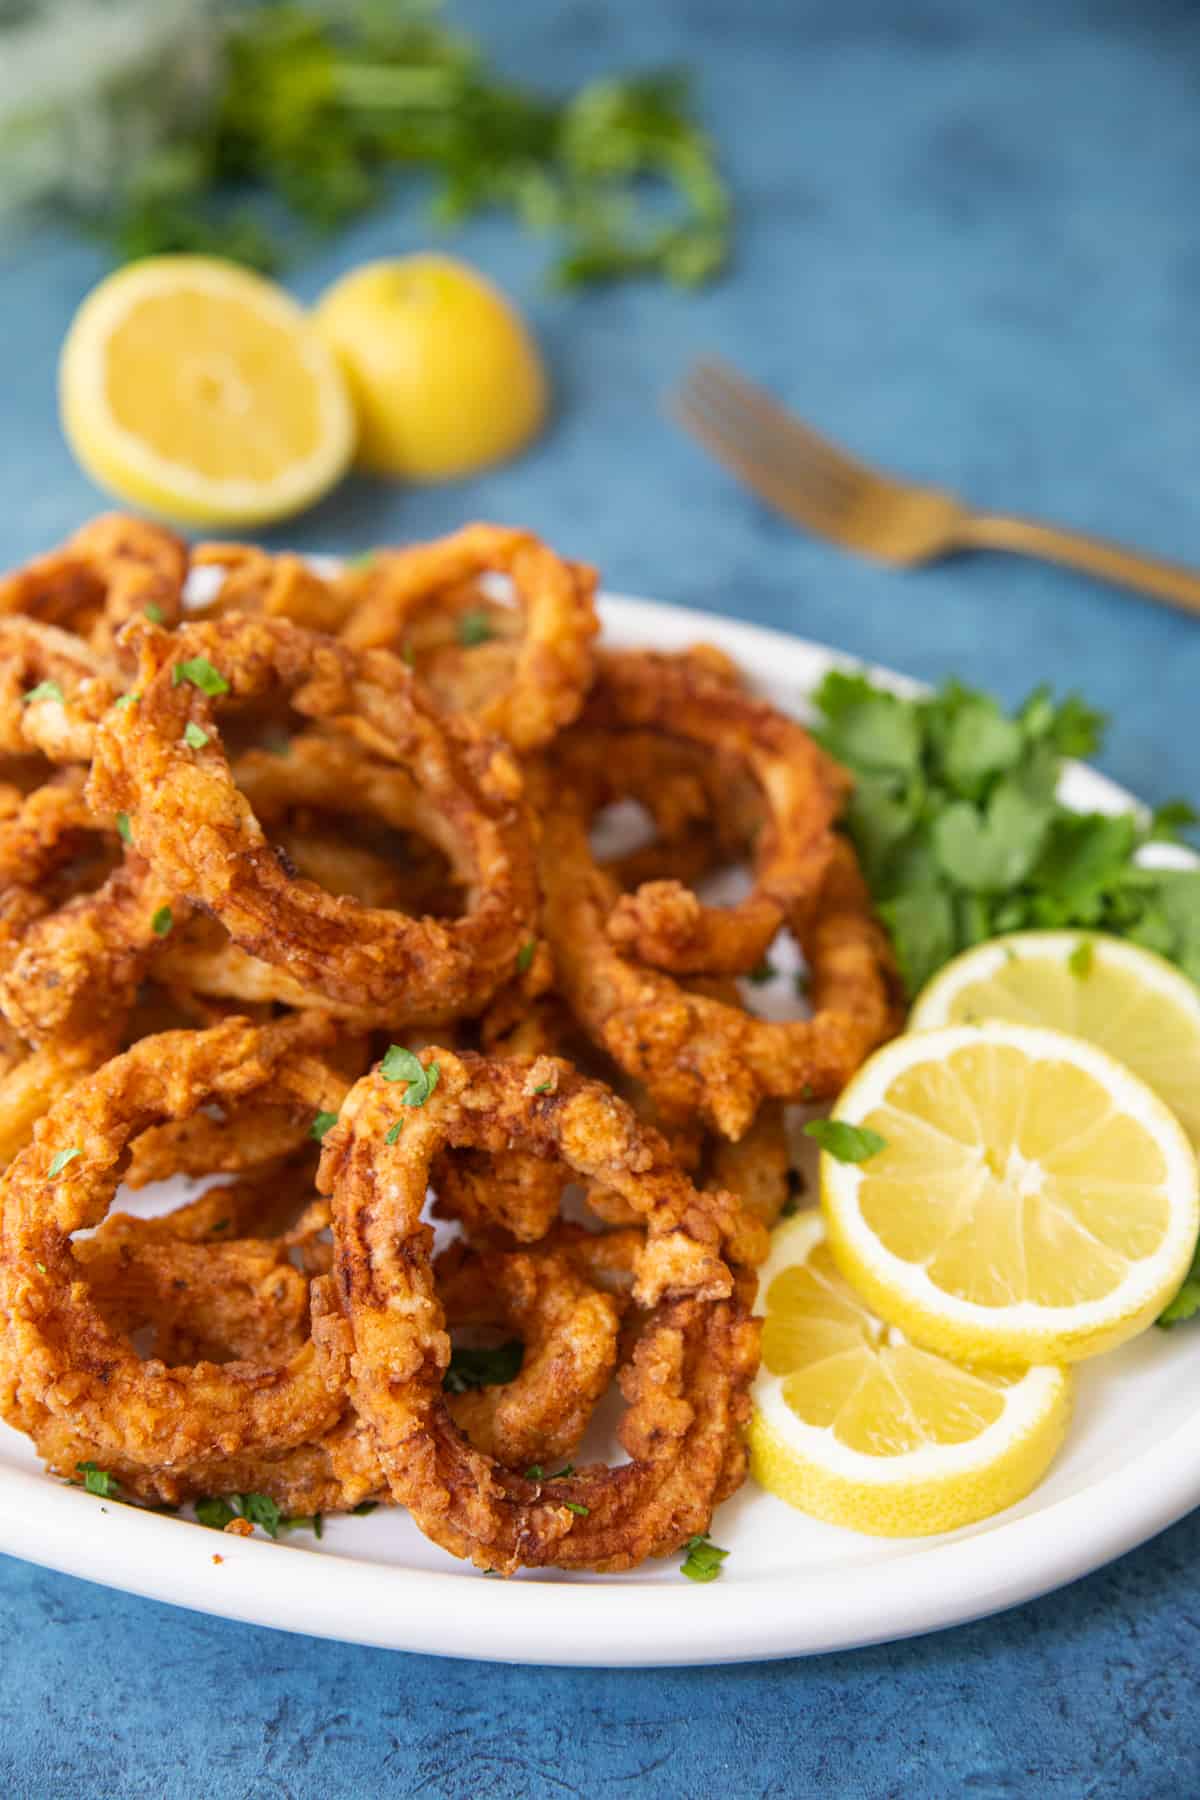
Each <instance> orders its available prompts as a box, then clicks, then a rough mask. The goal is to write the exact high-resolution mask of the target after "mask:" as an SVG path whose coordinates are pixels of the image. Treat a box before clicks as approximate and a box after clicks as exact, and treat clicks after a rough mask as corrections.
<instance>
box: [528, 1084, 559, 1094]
mask: <svg viewBox="0 0 1200 1800" xmlns="http://www.w3.org/2000/svg"><path fill="white" fill-rule="evenodd" d="M553 1086H554V1083H553V1081H539V1082H538V1084H537V1086H536V1087H535V1088H534V1090H533V1091H534V1093H535V1094H548V1093H549V1092H550V1089H551V1088H552V1087H553Z"/></svg>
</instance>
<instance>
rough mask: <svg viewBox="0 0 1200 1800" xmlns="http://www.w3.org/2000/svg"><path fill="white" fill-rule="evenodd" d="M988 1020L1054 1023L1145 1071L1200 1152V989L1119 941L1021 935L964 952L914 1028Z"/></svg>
mask: <svg viewBox="0 0 1200 1800" xmlns="http://www.w3.org/2000/svg"><path fill="white" fill-rule="evenodd" d="M980 1019H1012V1020H1015V1021H1017V1022H1018V1023H1024V1024H1026V1025H1051V1026H1053V1027H1055V1028H1056V1029H1057V1030H1059V1031H1069V1032H1071V1033H1072V1034H1073V1036H1075V1037H1081V1038H1087V1040H1088V1042H1089V1043H1091V1044H1099V1046H1100V1048H1101V1049H1102V1050H1107V1051H1108V1052H1109V1053H1110V1054H1111V1055H1112V1056H1115V1057H1116V1058H1117V1060H1118V1061H1119V1062H1123V1063H1124V1064H1125V1065H1126V1067H1127V1068H1130V1069H1132V1070H1133V1072H1134V1074H1135V1075H1140V1076H1141V1078H1142V1080H1143V1081H1144V1082H1146V1083H1148V1085H1149V1086H1150V1087H1152V1088H1153V1089H1154V1091H1155V1093H1156V1094H1157V1095H1158V1097H1159V1099H1160V1100H1163V1101H1165V1102H1166V1104H1167V1105H1168V1106H1169V1107H1170V1109H1171V1111H1172V1112H1173V1113H1174V1114H1175V1117H1176V1118H1177V1119H1178V1120H1179V1122H1180V1124H1181V1125H1182V1126H1183V1128H1184V1130H1185V1131H1186V1132H1187V1134H1188V1136H1189V1137H1190V1138H1191V1140H1192V1143H1193V1145H1196V1146H1197V1147H1200V988H1198V987H1197V986H1196V984H1195V982H1194V981H1189V980H1188V978H1187V976H1186V975H1182V974H1181V973H1180V972H1179V970H1178V969H1176V968H1174V967H1172V965H1171V964H1170V963H1169V962H1166V961H1164V959H1163V958H1162V957H1161V956H1155V954H1154V952H1153V951H1151V950H1143V949H1141V948H1140V947H1139V946H1138V945H1137V944H1129V943H1126V942H1124V940H1122V939H1121V938H1114V937H1106V936H1104V935H1103V934H1102V933H1100V932H1087V931H1021V932H1015V933H1013V935H1012V936H1010V937H1002V938H995V939H993V940H992V941H991V942H990V943H987V944H979V945H978V946H977V947H976V948H975V949H973V950H964V952H963V954H962V955H961V956H956V957H955V958H954V961H953V962H950V963H947V964H946V967H945V968H944V969H942V970H941V971H940V972H939V973H938V974H937V975H935V976H934V978H933V980H932V981H931V982H930V983H929V984H928V986H927V987H926V988H925V989H924V990H923V991H922V993H921V994H920V995H919V996H918V999H917V1003H916V1005H915V1006H914V1007H913V1010H912V1013H911V1015H910V1017H909V1021H908V1028H909V1030H910V1031H925V1030H928V1029H929V1028H930V1027H931V1026H934V1025H959V1024H964V1023H968V1024H969V1023H973V1022H977V1021H978V1020H980Z"/></svg>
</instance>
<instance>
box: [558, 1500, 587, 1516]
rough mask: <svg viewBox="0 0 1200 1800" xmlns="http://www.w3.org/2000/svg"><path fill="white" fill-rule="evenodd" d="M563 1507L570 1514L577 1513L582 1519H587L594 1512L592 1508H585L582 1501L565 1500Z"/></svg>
mask: <svg viewBox="0 0 1200 1800" xmlns="http://www.w3.org/2000/svg"><path fill="white" fill-rule="evenodd" d="M563 1505H564V1506H565V1507H566V1509H567V1511H568V1512H573V1513H577V1514H578V1515H579V1517H580V1518H581V1519H586V1518H587V1516H588V1514H589V1513H590V1512H591V1510H592V1509H591V1507H590V1506H585V1505H584V1504H583V1501H582V1500H564V1501H563Z"/></svg>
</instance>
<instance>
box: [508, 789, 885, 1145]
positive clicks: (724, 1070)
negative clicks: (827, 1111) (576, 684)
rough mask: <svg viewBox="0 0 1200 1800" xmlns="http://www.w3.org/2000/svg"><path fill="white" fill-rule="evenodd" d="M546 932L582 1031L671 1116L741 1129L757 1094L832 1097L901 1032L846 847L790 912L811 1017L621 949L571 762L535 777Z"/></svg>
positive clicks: (726, 1130) (875, 928)
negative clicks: (754, 1002)
mask: <svg viewBox="0 0 1200 1800" xmlns="http://www.w3.org/2000/svg"><path fill="white" fill-rule="evenodd" d="M536 786H537V795H536V797H537V801H538V804H539V811H540V816H541V826H542V830H541V838H540V840H539V851H538V854H539V867H540V871H541V878H542V889H543V895H544V914H543V920H544V929H545V931H546V935H547V937H548V939H549V941H550V946H551V949H552V951H553V953H554V958H555V964H556V967H557V971H558V976H557V979H558V985H559V990H560V992H561V993H562V995H563V997H564V999H565V1000H566V1002H567V1004H568V1005H569V1006H570V1008H571V1010H572V1012H573V1013H574V1015H575V1017H576V1019H577V1020H578V1021H579V1023H580V1024H581V1025H582V1027H583V1028H584V1030H585V1031H586V1032H587V1033H588V1035H589V1036H590V1037H592V1038H593V1039H594V1040H595V1041H596V1042H597V1043H599V1044H601V1045H602V1046H603V1047H604V1049H605V1050H607V1052H608V1053H609V1055H610V1056H611V1057H612V1058H613V1060H614V1061H615V1062H616V1063H618V1064H619V1065H620V1067H621V1068H623V1069H624V1070H625V1071H626V1073H627V1074H629V1075H632V1076H633V1077H634V1078H635V1079H636V1080H638V1081H639V1082H642V1083H643V1084H644V1085H645V1086H646V1087H647V1088H648V1089H649V1091H650V1094H651V1095H652V1097H653V1099H654V1101H655V1103H656V1104H657V1106H658V1107H659V1108H660V1109H661V1111H662V1114H663V1116H664V1117H665V1118H667V1119H670V1120H676V1119H678V1120H687V1119H690V1118H694V1117H696V1116H699V1117H700V1118H702V1119H703V1120H704V1121H705V1122H706V1123H707V1124H709V1125H710V1126H712V1128H713V1129H714V1130H716V1131H719V1132H721V1133H722V1134H723V1135H724V1136H726V1137H731V1138H737V1137H740V1136H741V1135H742V1133H743V1132H744V1131H745V1130H746V1129H747V1127H748V1126H749V1125H750V1123H751V1121H752V1120H753V1118H754V1115H755V1113H756V1112H757V1110H758V1108H759V1106H760V1105H761V1103H762V1102H763V1100H765V1099H777V1100H799V1099H828V1098H830V1097H832V1096H833V1095H835V1094H837V1093H838V1092H840V1090H841V1089H842V1087H844V1086H845V1083H846V1081H847V1080H848V1079H849V1077H850V1075H851V1074H852V1073H853V1072H854V1070H855V1069H856V1068H858V1066H859V1064H860V1063H861V1062H862V1061H863V1060H864V1058H865V1057H866V1056H867V1055H868V1053H869V1052H870V1051H871V1050H872V1049H874V1047H875V1045H876V1044H878V1043H881V1042H882V1041H883V1039H884V1038H886V1037H888V1036H889V1035H891V1033H892V1032H893V1031H895V1030H896V1029H898V1016H897V1010H896V998H895V983H894V976H893V973H892V970H893V965H892V960H891V952H890V950H889V947H888V944H887V940H886V937H885V935H884V933H883V930H882V927H881V926H880V925H879V924H878V922H877V921H876V919H875V918H874V916H873V914H872V912H871V909H870V903H869V899H868V896H867V894H866V890H865V887H864V886H863V883H862V880H861V877H860V876H859V874H858V870H857V864H856V863H855V860H854V853H853V851H852V850H851V849H850V847H849V845H848V844H847V843H845V842H844V841H843V840H837V841H836V842H835V845H834V848H833V853H832V855H833V860H832V862H831V864H830V866H829V871H828V874H827V877H826V883H825V885H824V887H823V889H822V892H821V893H820V894H819V895H818V896H817V897H816V898H815V900H814V902H813V903H812V904H811V905H810V908H809V910H808V911H807V912H798V913H797V915H796V916H795V917H794V919H793V920H792V921H791V923H792V927H793V930H794V931H795V932H796V935H797V937H798V939H799V941H800V945H801V948H802V949H803V951H804V954H805V959H806V961H807V963H808V967H809V971H810V988H809V991H810V997H811V1001H812V1006H813V1017H812V1018H810V1019H796V1020H788V1021H785V1022H775V1021H771V1020H767V1019H761V1018H758V1017H756V1016H755V1015H754V1014H752V1013H748V1012H745V1011H744V1010H743V1009H742V1008H740V1007H736V1006H732V1005H730V1004H729V1003H728V1002H727V1001H726V1000H723V999H718V998H714V997H713V996H711V995H709V994H704V993H698V992H689V991H688V990H687V989H686V988H684V987H683V986H681V985H680V984H679V983H677V982H676V981H675V980H674V979H673V978H672V977H671V976H669V975H667V974H665V973H663V972H662V971H660V970H657V969H650V968H646V967H644V966H642V965H641V964H639V963H637V962H635V961H633V960H632V959H631V958H629V957H627V956H625V955H623V954H622V953H621V951H620V950H619V949H618V948H617V946H616V945H614V944H613V943H612V941H611V939H610V938H609V936H608V932H607V929H606V927H607V922H608V919H609V917H610V916H611V914H612V911H613V907H614V905H615V903H616V900H617V890H616V886H615V884H614V883H613V881H612V880H611V879H610V878H609V877H608V876H607V875H606V874H605V873H604V871H603V870H601V869H600V868H599V867H598V866H597V864H596V861H595V858H594V856H593V855H592V851H591V847H590V845H589V842H588V824H589V819H590V816H591V809H592V802H591V798H590V796H589V792H588V782H587V779H586V777H585V778H584V779H583V780H581V781H580V780H576V779H574V778H573V776H572V774H571V772H570V771H569V770H568V769H567V767H566V766H565V763H564V762H563V761H562V760H561V759H559V760H556V762H555V766H554V768H553V769H552V770H548V771H541V772H539V774H538V779H537V784H536Z"/></svg>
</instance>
